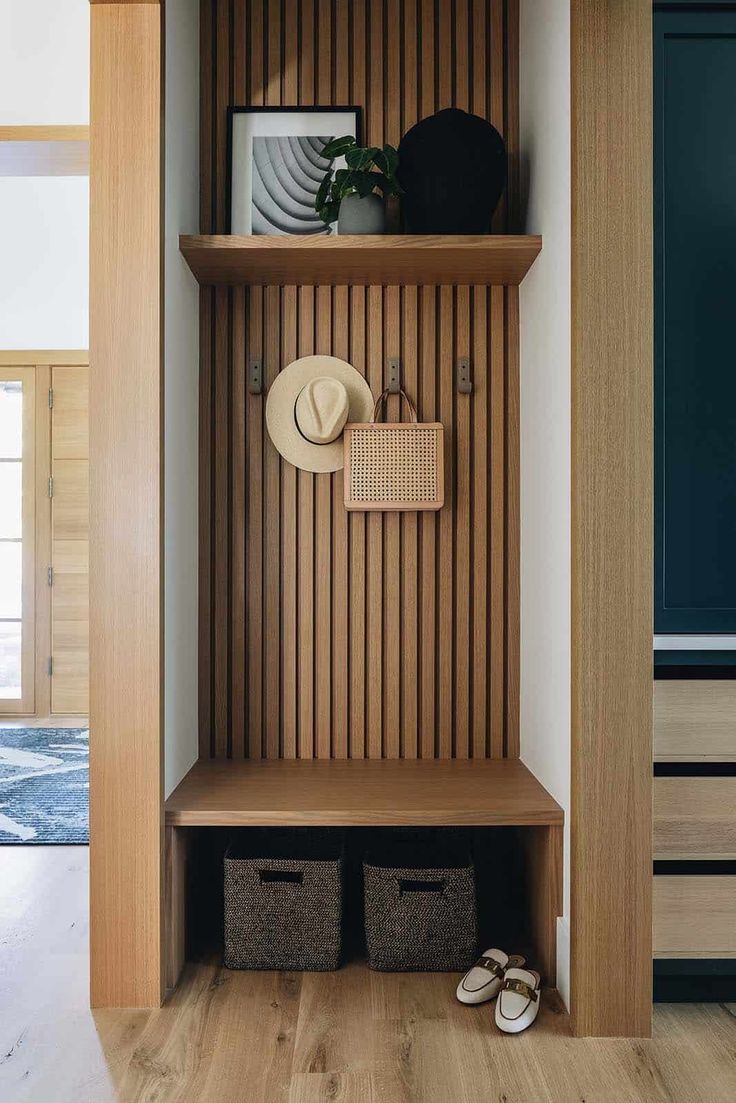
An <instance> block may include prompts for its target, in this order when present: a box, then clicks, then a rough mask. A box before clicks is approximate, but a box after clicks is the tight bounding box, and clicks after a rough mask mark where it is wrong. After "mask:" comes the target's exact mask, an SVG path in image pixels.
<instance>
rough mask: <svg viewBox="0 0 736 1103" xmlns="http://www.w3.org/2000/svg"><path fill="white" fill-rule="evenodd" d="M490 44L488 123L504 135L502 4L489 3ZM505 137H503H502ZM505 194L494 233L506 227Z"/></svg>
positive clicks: (495, 219)
mask: <svg viewBox="0 0 736 1103" xmlns="http://www.w3.org/2000/svg"><path fill="white" fill-rule="evenodd" d="M490 22H491V44H490V50H491V53H490V59H489V60H490V75H491V79H490V82H489V84H490V121H491V122H492V123H493V125H494V126H495V128H496V130H497V131H498V132H499V133H500V134H502V135H504V129H505V118H504V110H503V86H504V42H503V4H500V3H498V0H496V2H495V3H494V2H492V3H491V19H490ZM504 137H505V135H504ZM506 210H507V204H506V193H505V192H504V194H503V195H502V196H501V200H500V202H499V204H498V207H497V208H496V212H495V214H494V216H493V221H492V224H491V225H492V229H493V232H494V233H500V232H501V231H502V230H503V227H504V226H505V225H506Z"/></svg>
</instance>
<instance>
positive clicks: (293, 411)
mask: <svg viewBox="0 0 736 1103" xmlns="http://www.w3.org/2000/svg"><path fill="white" fill-rule="evenodd" d="M372 414H373V395H372V394H371V389H370V387H369V386H368V384H367V383H366V381H365V379H364V378H363V376H362V375H361V374H360V372H358V371H356V370H355V368H354V367H353V366H352V365H351V364H347V363H346V362H345V361H344V360H338V359H337V357H336V356H303V357H302V358H301V359H300V360H294V361H293V362H292V363H291V364H288V365H287V366H286V367H285V368H284V369H283V371H281V372H279V374H278V375H277V376H276V378H275V380H274V381H273V383H272V384H271V387H270V389H269V392H268V400H267V402H266V425H267V427H268V432H269V435H270V437H271V440H272V441H273V443H274V445H275V446H276V448H277V449H278V450H279V452H280V453H281V455H282V456H283V457H284V459H285V460H288V461H289V463H293V464H294V467H301V468H302V469H303V470H304V471H339V470H340V468H341V467H342V466H343V463H344V456H343V442H342V431H343V428H344V427H345V423H346V422H348V421H370V419H371V415H372Z"/></svg>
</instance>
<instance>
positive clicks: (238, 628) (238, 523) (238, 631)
mask: <svg viewBox="0 0 736 1103" xmlns="http://www.w3.org/2000/svg"><path fill="white" fill-rule="evenodd" d="M231 321H232V348H233V367H232V408H231V419H232V442H231V448H232V456H231V479H232V493H231V511H232V513H231V521H230V559H231V571H230V620H231V629H230V750H231V754H232V756H233V758H242V757H243V755H244V754H245V651H246V642H245V603H246V580H245V494H246V486H245V451H246V437H245V378H246V362H245V361H246V354H245V288H243V287H235V288H233V297H232V319H231Z"/></svg>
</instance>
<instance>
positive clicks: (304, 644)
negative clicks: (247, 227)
mask: <svg viewBox="0 0 736 1103" xmlns="http://www.w3.org/2000/svg"><path fill="white" fill-rule="evenodd" d="M298 310H299V350H298V352H299V356H308V355H310V354H312V353H313V352H314V288H312V287H301V288H300V289H299V296H298ZM315 478H316V476H315V475H313V474H312V473H311V471H298V472H297V490H298V505H297V509H298V518H297V531H298V556H299V558H298V563H297V570H298V585H297V599H298V605H297V608H298V645H297V646H298V659H299V663H298V685H299V692H298V723H299V735H298V754H299V758H312V757H313V756H314V482H315Z"/></svg>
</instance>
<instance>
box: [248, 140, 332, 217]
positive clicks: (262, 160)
mask: <svg viewBox="0 0 736 1103" xmlns="http://www.w3.org/2000/svg"><path fill="white" fill-rule="evenodd" d="M331 141H332V138H318V137H314V138H286V137H285V138H266V137H254V138H253V196H252V205H253V211H252V214H253V230H252V232H253V233H254V234H328V233H330V232H331V229H330V227H329V226H325V224H324V222H322V220H321V219H320V218H319V216H318V214H317V212H316V211H315V209H314V199H315V196H316V195H317V189H318V188H319V186H320V184H321V182H322V179H323V177H324V175H325V172H326V171H327V169H328V168H329V167H330V162H329V161H328V160H326V158H324V157H322V150H323V149H324V148H325V146H326V145H327V143H328V142H331Z"/></svg>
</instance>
